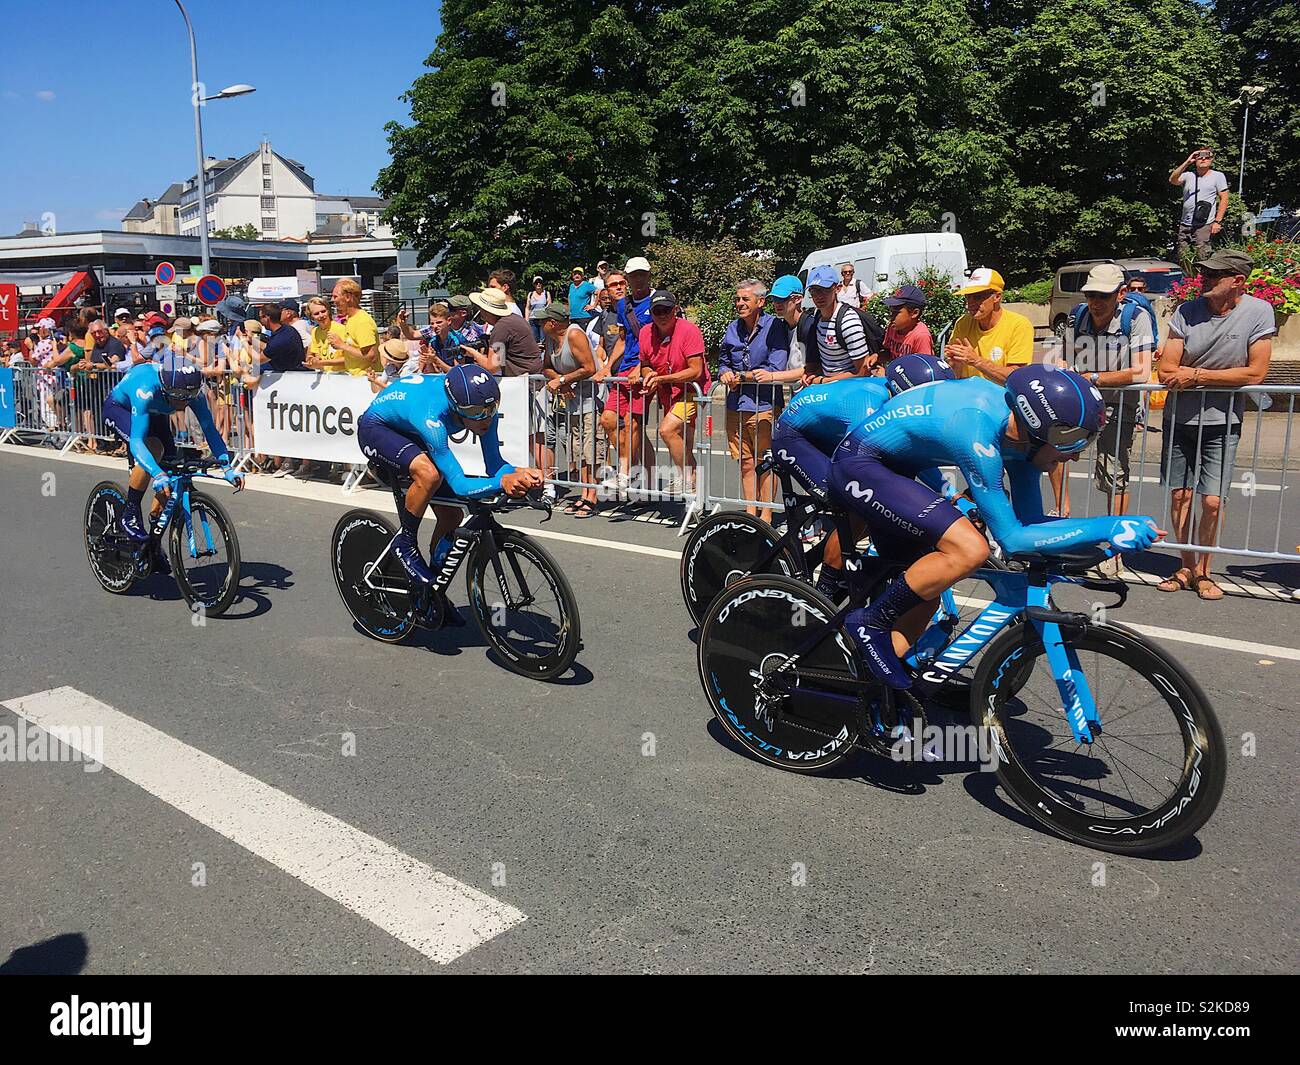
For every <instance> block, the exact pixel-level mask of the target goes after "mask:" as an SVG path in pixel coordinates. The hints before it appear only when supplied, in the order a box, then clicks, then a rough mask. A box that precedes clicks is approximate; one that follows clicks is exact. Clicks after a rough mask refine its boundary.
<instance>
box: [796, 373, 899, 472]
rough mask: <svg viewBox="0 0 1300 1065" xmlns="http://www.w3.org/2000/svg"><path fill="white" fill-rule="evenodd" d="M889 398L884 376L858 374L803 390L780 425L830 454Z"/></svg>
mask: <svg viewBox="0 0 1300 1065" xmlns="http://www.w3.org/2000/svg"><path fill="white" fill-rule="evenodd" d="M888 399H889V388H888V386H887V385H886V384H885V381H884V378H880V377H854V378H849V379H847V380H843V381H832V382H831V383H830V384H825V385H809V386H808V387H807V388H803V389H800V390H799V391H798V392H796V393H795V394H794V398H793V399H791V400H790V405H789V406H788V407H786V408H785V412H784V413H783V414H782V415H781V417H780V418H779V419H777V423H776V424H777V427H778V428H781V429H788V430H791V431H792V432H796V433H798V434H799V435H800V436H802V437H803V438H804V439H805V440H807V441H809V442H810V443H812V444H815V445H816V446H817V447H819V448H821V449H822V450H823V451H824V452H825V453H826V454H827V455H829V454H830V453H831V452H832V451H834V450H835V448H836V447H837V446H838V445H839V442H840V441H841V440H843V439H844V438H845V436H847V435H848V432H849V430H850V429H852V428H853V427H854V426H855V425H858V424H859V423H860V422H862V421H863V420H865V419H866V418H868V417H870V416H871V415H872V414H874V413H875V412H876V410H878V409H879V408H880V407H882V406H884V404H885V401H886V400H888Z"/></svg>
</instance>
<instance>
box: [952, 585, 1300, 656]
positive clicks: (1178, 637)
mask: <svg viewBox="0 0 1300 1065" xmlns="http://www.w3.org/2000/svg"><path fill="white" fill-rule="evenodd" d="M953 598H954V599H955V600H956V601H957V603H958V605H960V606H977V607H984V606H988V605H989V604H990V603H991V602H992V601H993V600H991V599H980V598H978V597H976V596H973V595H954V596H953ZM1119 622H1120V624H1121V625H1123V626H1124V627H1125V628H1128V629H1132V630H1133V631H1134V632H1140V633H1142V635H1143V636H1154V637H1155V638H1156V639H1159V640H1172V641H1173V642H1174V643H1190V644H1196V645H1197V646H1198V647H1221V648H1223V650H1225V651H1241V652H1242V653H1243V654H1248V655H1254V656H1255V657H1257V658H1261V657H1262V658H1285V659H1288V660H1290V661H1292V662H1300V650H1298V649H1296V648H1294V647H1275V646H1273V645H1272V644H1267V643H1252V642H1250V641H1249V640H1230V639H1228V637H1226V636H1210V635H1207V634H1206V633H1203V632H1182V631H1180V630H1179V629H1165V628H1161V627H1160V626H1159V625H1139V624H1137V622H1133V621H1128V620H1126V619H1124V618H1120V619H1119Z"/></svg>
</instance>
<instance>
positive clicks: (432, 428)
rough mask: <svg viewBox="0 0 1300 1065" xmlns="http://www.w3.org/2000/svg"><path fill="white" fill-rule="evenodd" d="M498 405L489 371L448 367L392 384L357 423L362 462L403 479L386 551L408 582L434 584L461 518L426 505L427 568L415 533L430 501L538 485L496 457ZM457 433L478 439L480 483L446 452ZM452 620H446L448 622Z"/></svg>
mask: <svg viewBox="0 0 1300 1065" xmlns="http://www.w3.org/2000/svg"><path fill="white" fill-rule="evenodd" d="M500 403H501V389H500V387H499V386H498V385H497V379H496V378H495V377H493V376H492V375H491V374H490V373H488V372H487V371H486V370H483V369H481V368H479V367H477V366H453V367H452V368H451V370H450V371H449V372H448V373H446V374H445V375H444V374H412V375H411V376H410V377H399V378H397V380H395V381H393V383H392V384H390V385H388V386H387V387H386V388H385V389H384V390H383V391H381V392H380V393H379V394H378V395H377V396H375V398H374V399H373V400H372V401H371V403H370V406H369V407H367V408H366V411H365V413H364V414H362V415H361V417H360V418H358V419H357V443H358V444H359V445H360V446H361V450H362V451H363V452H364V453H365V454H366V456H367V457H368V458H369V459H370V460H371V461H373V462H376V463H379V464H380V465H382V466H385V467H387V468H388V469H390V470H393V471H394V472H396V473H398V474H402V475H406V476H409V477H410V478H411V486H410V488H408V489H407V491H406V500H405V506H404V507H403V508H402V510H401V513H400V514H399V515H398V517H399V518H400V519H401V526H402V527H401V531H400V532H398V534H397V539H396V540H394V541H393V551H394V554H396V556H397V560H398V562H400V563H401V564H402V568H403V569H405V570H406V572H407V574H408V575H409V576H410V577H411V578H412V579H413V580H417V581H421V582H423V583H425V584H432V583H434V581H435V580H436V579H437V577H436V574H435V573H434V569H436V568H437V567H438V566H439V565H440V564H441V563H442V561H443V559H445V558H446V556H447V553H448V552H449V551H450V550H451V533H452V532H454V531H455V529H456V527H457V526H458V525H459V524H460V520H461V517H462V512H461V510H460V509H459V508H458V507H454V506H438V505H437V504H432V505H433V512H434V516H435V518H436V519H437V524H436V526H435V528H434V533H433V541H432V547H431V549H430V556H431V558H432V561H433V568H432V569H431V568H430V567H429V566H428V565H427V564H426V563H425V561H424V558H423V557H422V556H421V554H420V548H419V545H418V544H417V542H416V534H417V533H418V532H419V528H420V519H421V518H423V517H424V509H425V507H427V506H429V505H431V500H433V499H434V497H435V496H436V497H437V498H440V499H457V498H459V499H482V498H484V497H485V496H491V495H496V494H497V493H499V492H503V491H504V492H505V493H506V495H510V496H521V495H523V494H524V493H525V492H527V491H528V490H529V489H530V488H536V487H540V485H541V484H542V473H541V471H540V470H536V469H516V468H515V467H514V466H511V465H509V464H508V463H507V462H506V461H505V460H504V459H503V458H502V457H501V442H500V441H499V440H498V439H497V431H496V427H497V421H498V420H499V419H500V415H499V414H498V413H497V408H498V406H499V405H500ZM462 428H464V429H468V430H469V431H470V432H472V433H473V434H474V435H475V436H477V437H479V445H480V447H482V449H483V464H484V469H485V470H486V471H487V476H486V477H472V476H470V475H468V474H467V473H465V471H464V469H463V468H462V467H461V464H460V461H459V460H458V459H457V458H456V456H455V454H454V453H453V452H452V450H451V435H452V434H453V433H456V432H459V431H460V430H461V429H462ZM453 614H454V612H452V613H450V614H449V615H448V616H449V619H450V620H452V621H453V622H454V621H455V618H454V616H453Z"/></svg>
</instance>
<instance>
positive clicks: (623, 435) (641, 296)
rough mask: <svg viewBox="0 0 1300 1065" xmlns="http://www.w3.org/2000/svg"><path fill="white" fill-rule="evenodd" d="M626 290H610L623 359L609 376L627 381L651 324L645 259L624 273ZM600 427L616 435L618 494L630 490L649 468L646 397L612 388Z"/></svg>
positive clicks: (630, 389)
mask: <svg viewBox="0 0 1300 1065" xmlns="http://www.w3.org/2000/svg"><path fill="white" fill-rule="evenodd" d="M623 275H624V276H625V277H626V278H627V290H626V294H624V290H623V289H622V288H621V287H620V288H617V289H615V288H613V287H611V290H610V291H611V295H613V296H616V297H618V302H617V304H616V305H615V307H616V311H617V314H618V324H619V325H620V326H621V327H622V330H623V355H622V358H621V359H620V360H619V361H618V364H617V365H615V366H611V367H610V371H609V372H610V374H611V375H612V376H615V377H626V376H627V375H628V374H629V373H631V372H632V371H633V370H634V369H636V368H637V367H638V366H640V365H641V342H640V334H641V329H642V327H643V326H646V325H648V324H649V323H650V297H651V295H652V294H653V291H654V290H653V289H652V288H651V285H650V262H649V260H648V259H646V257H645V256H644V255H634V256H632V258H630V259H629V260H628V261H627V266H626V267H625V268H624V270H623ZM600 424H601V427H602V428H603V429H604V430H605V431H606V433H608V434H612V433H613V432H615V431H617V433H618V437H617V439H618V473H617V481H616V483H617V485H618V488H619V490H620V491H626V490H627V488H628V487H630V486H631V483H632V480H633V477H634V475H635V474H636V473H637V472H638V471H639V470H640V471H644V468H645V467H646V466H647V465H648V463H649V461H650V459H651V458H652V456H653V453H652V451H651V448H652V445H651V443H650V436H649V434H648V433H646V431H645V396H644V395H643V394H642V393H641V392H640V390H639V389H637V388H635V387H633V386H630V385H612V386H611V387H610V390H609V395H608V397H607V398H606V400H605V409H604V411H603V412H602V413H601V416H600Z"/></svg>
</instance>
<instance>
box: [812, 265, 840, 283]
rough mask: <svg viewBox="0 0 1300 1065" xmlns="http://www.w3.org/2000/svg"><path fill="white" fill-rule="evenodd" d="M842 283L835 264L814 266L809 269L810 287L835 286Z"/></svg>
mask: <svg viewBox="0 0 1300 1065" xmlns="http://www.w3.org/2000/svg"><path fill="white" fill-rule="evenodd" d="M839 283H840V275H839V274H837V273H836V272H835V267H833V266H814V267H813V268H812V269H811V270H809V271H808V287H809V288H814V287H815V288H834V287H835V286H836V285H838V284H839Z"/></svg>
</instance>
